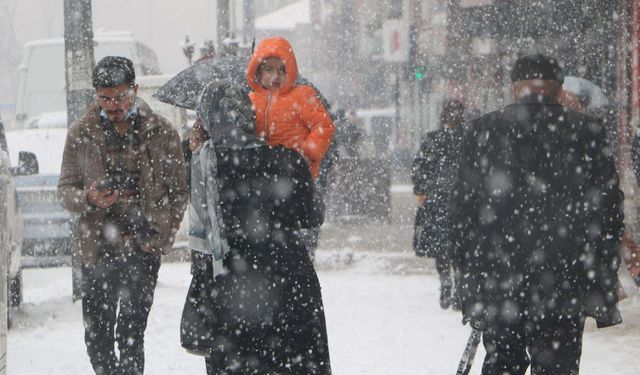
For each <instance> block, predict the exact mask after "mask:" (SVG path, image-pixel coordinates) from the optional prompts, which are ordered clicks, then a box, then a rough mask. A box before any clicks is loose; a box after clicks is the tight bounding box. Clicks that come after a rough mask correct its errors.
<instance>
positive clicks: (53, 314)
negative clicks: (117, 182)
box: [8, 263, 640, 375]
mask: <svg viewBox="0 0 640 375" xmlns="http://www.w3.org/2000/svg"><path fill="white" fill-rule="evenodd" d="M70 272H71V271H70V269H69V268H67V267H62V268H50V269H27V270H24V286H25V295H24V297H25V302H24V305H23V307H22V308H21V310H20V311H19V313H18V320H17V327H16V328H14V329H12V330H10V331H9V337H8V348H9V352H8V374H10V375H22V374H24V375H27V374H28V375H33V374H49V375H63V374H64V375H69V374H72V375H73V374H83V375H84V374H91V368H90V366H89V361H88V358H87V356H86V353H85V347H84V343H83V329H82V319H81V311H80V304H79V303H76V304H72V303H71V286H70V279H71V278H70ZM319 276H320V281H321V284H322V287H323V295H324V302H325V308H326V316H327V324H328V330H329V340H330V343H329V347H330V350H331V359H332V365H333V371H334V374H335V375H356V374H366V375H418V374H424V375H429V374H433V375H440V374H442V375H447V374H453V373H455V368H456V366H457V361H458V358H459V356H460V354H461V352H462V349H463V346H464V344H465V342H466V337H467V335H468V327H463V326H462V325H460V315H459V313H455V312H452V311H442V310H440V308H439V307H438V305H437V286H438V284H437V277H436V276H435V275H433V273H432V272H426V274H415V273H411V274H406V275H390V274H389V273H384V272H379V271H376V270H375V269H372V267H369V266H358V265H354V266H351V267H348V268H346V269H342V270H321V271H320V272H319ZM188 282H189V266H188V264H186V263H167V264H164V265H163V266H162V269H161V272H160V281H159V284H158V288H157V290H156V299H155V303H154V305H153V309H152V312H151V316H150V319H149V327H148V330H147V343H146V348H147V350H146V353H147V358H146V363H147V366H146V369H147V371H146V373H147V374H152V375H155V374H204V373H205V372H204V363H203V362H204V361H203V360H202V359H201V358H199V357H194V356H192V355H189V354H187V353H186V352H185V351H184V350H182V348H181V347H180V344H179V332H178V324H179V317H180V312H181V309H182V304H183V302H184V297H185V294H186V291H187V285H188ZM621 308H622V311H623V314H624V318H625V323H624V324H623V325H621V326H618V327H614V328H609V329H605V330H596V329H595V327H594V325H593V324H592V323H593V322H591V321H589V322H588V325H587V329H586V334H585V339H584V350H583V356H582V366H581V374H582V375H609V374H611V375H613V374H616V375H637V374H638V373H639V371H638V365H637V360H638V357H639V356H640V296H639V295H638V294H637V291H636V295H635V296H633V297H632V298H630V299H628V300H626V301H624V302H623V303H622V304H621ZM483 356H484V352H483V351H482V349H481V348H480V350H479V351H478V354H477V356H476V362H475V366H474V370H473V371H472V374H479V368H480V362H481V360H482V358H483Z"/></svg>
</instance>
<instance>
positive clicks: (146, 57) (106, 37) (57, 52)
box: [15, 32, 160, 129]
mask: <svg viewBox="0 0 640 375" xmlns="http://www.w3.org/2000/svg"><path fill="white" fill-rule="evenodd" d="M94 44H95V48H94V58H95V61H98V60H100V59H101V58H103V57H105V56H109V55H117V56H125V57H127V58H129V59H131V61H133V63H134V67H135V70H136V75H137V76H146V75H156V74H159V73H160V68H159V65H158V58H157V57H156V54H155V53H154V52H153V51H152V50H151V49H150V48H149V47H147V46H145V45H144V44H142V43H140V42H138V41H137V40H136V39H135V38H134V37H133V34H132V33H130V32H109V33H96V35H95V37H94ZM66 108H67V102H66V94H65V59H64V39H62V38H58V39H44V40H35V41H31V42H27V43H26V44H25V46H24V56H23V60H22V64H21V65H20V67H19V81H18V97H17V99H16V124H15V127H16V128H17V129H25V128H26V127H27V126H28V125H29V124H34V123H35V122H37V121H35V118H36V117H38V116H40V115H42V114H44V113H52V112H53V113H60V112H66Z"/></svg>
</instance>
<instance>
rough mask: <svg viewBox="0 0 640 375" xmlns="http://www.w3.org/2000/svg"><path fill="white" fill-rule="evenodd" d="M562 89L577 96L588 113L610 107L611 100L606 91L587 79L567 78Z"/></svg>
mask: <svg viewBox="0 0 640 375" xmlns="http://www.w3.org/2000/svg"><path fill="white" fill-rule="evenodd" d="M562 89H563V90H565V91H569V92H572V93H573V94H575V95H576V97H577V99H578V100H579V101H580V103H581V104H582V105H583V106H584V110H586V111H598V110H602V109H604V108H605V107H607V106H608V105H609V99H608V98H607V95H606V94H605V93H604V91H602V89H601V88H600V87H599V86H598V85H596V84H595V83H593V82H591V81H589V80H587V79H584V78H580V77H573V76H567V77H565V78H564V83H563V84H562Z"/></svg>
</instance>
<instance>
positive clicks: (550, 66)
mask: <svg viewBox="0 0 640 375" xmlns="http://www.w3.org/2000/svg"><path fill="white" fill-rule="evenodd" d="M529 79H542V80H550V81H556V82H559V83H560V84H562V83H563V82H564V72H563V71H562V68H561V67H560V65H559V64H558V61H556V59H554V58H553V57H549V56H545V55H542V54H536V55H529V56H523V57H521V58H519V59H518V60H516V63H515V64H513V70H512V71H511V82H517V81H524V80H529Z"/></svg>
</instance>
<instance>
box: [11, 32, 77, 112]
mask: <svg viewBox="0 0 640 375" xmlns="http://www.w3.org/2000/svg"><path fill="white" fill-rule="evenodd" d="M63 48H64V46H63ZM63 48H61V46H60V45H58V44H51V45H41V46H38V48H31V49H30V51H31V54H30V56H29V61H28V65H27V67H26V68H27V74H26V75H25V78H26V82H25V89H26V90H25V92H24V95H25V98H24V99H25V101H26V105H25V106H24V107H22V108H23V109H24V110H25V111H26V113H27V114H28V116H33V115H35V114H39V113H44V112H54V111H60V109H61V108H62V109H64V108H66V107H67V102H66V100H67V98H66V96H65V95H61V94H60V93H61V92H62V93H63V94H64V88H65V74H64V72H65V67H64V49H63ZM25 120H26V119H25Z"/></svg>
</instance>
